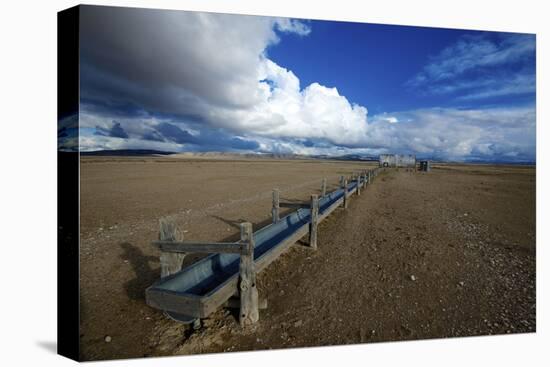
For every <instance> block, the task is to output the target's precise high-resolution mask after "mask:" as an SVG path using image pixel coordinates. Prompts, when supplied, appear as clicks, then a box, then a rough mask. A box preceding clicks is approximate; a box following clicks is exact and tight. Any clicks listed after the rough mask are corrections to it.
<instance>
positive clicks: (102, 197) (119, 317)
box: [80, 155, 536, 360]
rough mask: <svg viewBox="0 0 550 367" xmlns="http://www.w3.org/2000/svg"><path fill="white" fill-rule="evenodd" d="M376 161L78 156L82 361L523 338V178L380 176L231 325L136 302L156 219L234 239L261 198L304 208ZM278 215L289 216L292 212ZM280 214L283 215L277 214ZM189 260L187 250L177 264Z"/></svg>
mask: <svg viewBox="0 0 550 367" xmlns="http://www.w3.org/2000/svg"><path fill="white" fill-rule="evenodd" d="M376 166H377V163H376V162H363V161H336V160H316V159H254V158H247V157H243V158H238V157H221V156H220V157H217V156H193V155H173V156H145V157H118V156H117V157H108V156H107V157H106V156H100V157H86V156H83V157H81V163H80V178H81V179H80V195H81V196H80V236H81V237H80V290H81V294H80V299H81V309H80V314H81V320H80V345H81V350H80V354H81V358H82V359H84V360H101V359H114V358H135V357H143V356H163V355H177V354H197V353H217V352H227V351H243V350H264V349H277V348H289V347H309V346H323V345H341V344H356V343H372V342H382V341H395V340H416V339H427V338H444V337H464V336H477V335H492V334H510V333H524V332H534V331H535V330H536V307H535V303H536V289H535V273H536V271H535V270H536V256H535V255H536V235H535V234H536V226H535V222H536V221H535V219H536V200H535V197H536V196H535V195H536V194H535V192H536V169H535V167H534V166H520V165H482V164H475V165H474V164H470V165H466V164H438V163H435V164H434V166H433V170H432V171H431V172H428V173H426V172H410V171H408V170H404V169H399V170H398V169H387V170H385V171H384V172H382V173H381V174H380V175H379V176H378V177H377V179H376V181H375V182H374V183H373V184H372V185H369V186H368V187H367V188H365V189H364V190H363V191H362V192H361V195H360V196H354V197H353V198H352V200H351V201H350V204H349V207H348V209H346V210H344V209H343V208H342V209H340V208H339V209H337V210H336V211H334V212H333V213H332V214H331V215H330V216H329V217H328V218H327V219H326V220H325V221H323V222H322V223H321V225H320V227H319V234H318V250H317V251H312V250H311V249H310V248H309V247H307V245H305V243H301V242H298V243H297V244H295V245H293V246H292V247H291V248H290V250H289V251H287V252H285V253H284V254H283V255H282V256H281V257H279V258H278V259H277V260H276V261H275V262H273V263H272V264H271V265H270V266H269V267H268V268H267V269H265V270H264V271H263V272H261V273H260V274H259V275H258V288H259V293H260V296H261V297H263V298H266V299H267V302H268V308H267V309H265V310H261V311H260V321H259V323H258V324H257V325H255V326H254V327H253V328H252V329H247V330H242V329H241V328H240V326H239V325H238V319H237V318H236V315H235V314H234V312H233V311H231V310H229V309H223V308H221V309H219V310H218V311H217V312H215V313H214V314H212V315H211V316H210V317H209V318H208V319H204V320H202V327H201V328H200V329H198V330H193V329H192V328H191V327H190V326H187V325H183V324H180V323H177V322H175V321H173V320H171V319H169V318H167V317H166V316H165V315H164V314H163V313H162V312H161V311H159V310H156V309H153V308H151V307H149V306H147V305H146V303H145V289H146V288H147V287H148V286H150V285H151V284H152V283H153V282H155V281H156V280H157V279H158V278H159V276H160V269H159V253H158V250H157V249H156V248H155V247H153V246H152V245H151V241H153V240H155V239H157V237H158V230H159V219H160V218H161V217H164V216H171V217H173V218H174V219H175V220H176V221H177V223H178V226H179V229H180V230H181V231H183V233H184V236H185V239H189V240H200V241H226V240H231V241H232V240H236V239H237V238H238V236H239V223H241V222H243V221H249V222H252V223H253V225H254V229H255V230H256V229H258V228H261V227H262V226H264V225H267V224H269V223H270V221H271V216H270V215H271V193H272V189H274V188H277V189H279V190H280V192H281V200H282V201H293V202H305V201H307V200H309V197H310V195H311V194H318V193H319V192H320V188H321V180H322V179H323V178H324V177H325V178H327V180H328V190H329V191H331V190H333V189H335V188H336V187H337V185H338V178H339V176H341V175H349V174H351V173H353V172H357V171H360V170H364V169H369V168H374V167H376ZM290 210H291V209H288V210H287V211H290ZM282 213H283V214H284V213H285V211H284V210H283V212H282ZM198 257H199V256H198V255H188V256H187V257H186V259H185V263H186V264H189V263H191V262H193V261H195V260H196V259H197V258H198Z"/></svg>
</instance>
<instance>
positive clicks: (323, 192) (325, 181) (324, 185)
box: [321, 178, 327, 197]
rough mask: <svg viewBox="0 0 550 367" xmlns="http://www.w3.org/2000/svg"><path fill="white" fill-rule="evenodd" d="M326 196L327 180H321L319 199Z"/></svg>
mask: <svg viewBox="0 0 550 367" xmlns="http://www.w3.org/2000/svg"><path fill="white" fill-rule="evenodd" d="M326 194H327V179H326V178H323V183H322V184H321V197H324V196H325V195H326Z"/></svg>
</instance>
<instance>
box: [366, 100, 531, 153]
mask: <svg viewBox="0 0 550 367" xmlns="http://www.w3.org/2000/svg"><path fill="white" fill-rule="evenodd" d="M389 115H391V116H392V117H395V118H396V119H398V120H399V121H400V123H399V124H388V123H387V119H388V117H389ZM535 134H536V115H535V108H534V106H527V107H506V108H502V107H501V108H480V109H458V108H428V109H418V110H412V111H404V112H397V113H394V114H383V115H381V116H374V117H373V118H372V119H371V123H370V125H369V133H368V141H369V142H370V145H371V147H377V148H378V149H379V150H380V151H384V152H394V151H397V152H403V153H405V152H411V151H412V152H417V153H418V154H420V155H423V156H428V157H434V158H437V159H448V160H458V161H461V160H465V159H480V160H499V159H502V158H503V157H507V159H509V160H511V161H512V160H518V161H533V160H534V159H535V140H536V139H535Z"/></svg>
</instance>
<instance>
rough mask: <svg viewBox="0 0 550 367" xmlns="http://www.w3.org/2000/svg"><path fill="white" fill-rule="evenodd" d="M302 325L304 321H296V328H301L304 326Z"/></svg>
mask: <svg viewBox="0 0 550 367" xmlns="http://www.w3.org/2000/svg"><path fill="white" fill-rule="evenodd" d="M302 324H303V321H302V320H298V321H296V322H295V323H294V327H300V326H302Z"/></svg>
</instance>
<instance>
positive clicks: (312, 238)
mask: <svg viewBox="0 0 550 367" xmlns="http://www.w3.org/2000/svg"><path fill="white" fill-rule="evenodd" d="M318 222H319V197H318V196H317V195H311V224H310V227H309V246H310V247H311V248H312V249H314V250H317V225H318Z"/></svg>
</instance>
